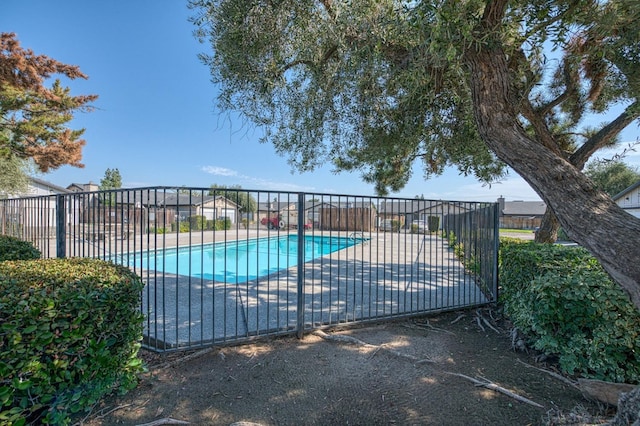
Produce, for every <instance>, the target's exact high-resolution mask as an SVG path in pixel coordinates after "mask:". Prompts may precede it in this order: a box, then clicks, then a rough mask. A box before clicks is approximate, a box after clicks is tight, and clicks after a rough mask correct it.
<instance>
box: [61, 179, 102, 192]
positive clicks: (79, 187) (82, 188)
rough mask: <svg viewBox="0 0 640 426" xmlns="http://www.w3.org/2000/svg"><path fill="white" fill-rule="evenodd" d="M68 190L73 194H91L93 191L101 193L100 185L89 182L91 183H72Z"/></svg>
mask: <svg viewBox="0 0 640 426" xmlns="http://www.w3.org/2000/svg"><path fill="white" fill-rule="evenodd" d="M67 189H68V190H69V191H71V192H91V191H100V185H98V184H96V183H93V182H91V181H90V182H89V183H72V184H71V185H69V186H67Z"/></svg>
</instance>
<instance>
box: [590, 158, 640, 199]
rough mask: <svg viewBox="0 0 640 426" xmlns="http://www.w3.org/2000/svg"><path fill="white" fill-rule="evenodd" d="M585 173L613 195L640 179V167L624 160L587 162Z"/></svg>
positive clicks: (598, 185)
mask: <svg viewBox="0 0 640 426" xmlns="http://www.w3.org/2000/svg"><path fill="white" fill-rule="evenodd" d="M585 174H586V175H587V176H589V178H590V179H591V180H592V181H593V182H594V183H595V184H596V186H597V187H598V188H599V189H601V190H602V191H604V192H606V193H607V194H609V195H610V196H612V197H613V196H614V195H616V194H618V193H620V192H622V191H623V190H625V189H627V188H628V187H630V186H631V185H633V184H634V183H636V182H638V181H640V171H638V168H637V167H631V166H628V165H627V164H625V163H624V162H622V161H593V162H591V163H589V164H587V167H586V169H585Z"/></svg>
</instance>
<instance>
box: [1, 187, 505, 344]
mask: <svg viewBox="0 0 640 426" xmlns="http://www.w3.org/2000/svg"><path fill="white" fill-rule="evenodd" d="M497 223H498V209H497V205H496V204H495V203H481V202H458V201H441V200H440V201H435V200H419V199H400V198H381V197H367V196H352V195H333V194H317V193H292V192H275V191H247V190H238V189H216V190H215V191H213V190H211V189H209V188H174V187H150V188H136V189H121V190H113V191H98V192H83V193H69V194H61V195H50V196H41V197H31V198H19V199H7V200H0V231H1V232H2V233H3V234H8V235H13V236H17V237H19V238H21V239H24V240H28V241H31V242H33V243H34V244H35V245H36V246H37V247H38V248H39V249H40V250H41V251H42V253H43V257H94V258H101V259H106V260H109V261H113V262H116V263H120V264H123V265H126V266H128V267H130V268H131V269H132V270H133V271H135V272H136V273H137V274H138V275H140V277H142V279H143V281H144V282H145V289H144V291H143V292H142V294H141V295H140V297H141V309H142V312H143V313H144V315H145V327H144V344H145V346H146V347H148V348H151V349H154V350H159V351H166V350H175V349H180V348H194V347H198V346H206V345H211V344H223V343H228V342H237V341H242V340H247V339H251V338H254V337H257V336H262V335H268V334H286V333H297V334H298V335H302V334H303V333H304V332H305V331H307V330H310V329H312V328H314V327H322V326H328V325H335V324H340V323H347V322H353V321H367V320H380V319H383V318H395V317H399V316H409V315H418V314H423V313H426V312H430V311H443V310H452V309H458V308H461V307H469V306H477V305H483V304H487V303H491V302H494V301H495V300H496V298H497V249H498V228H497Z"/></svg>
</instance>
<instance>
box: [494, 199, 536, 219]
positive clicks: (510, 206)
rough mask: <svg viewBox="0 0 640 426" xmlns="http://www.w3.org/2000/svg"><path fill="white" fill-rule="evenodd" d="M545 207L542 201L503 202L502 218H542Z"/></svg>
mask: <svg viewBox="0 0 640 426" xmlns="http://www.w3.org/2000/svg"><path fill="white" fill-rule="evenodd" d="M546 210H547V205H546V204H545V203H544V202H543V201H505V203H504V209H502V214H503V215H504V216H543V215H544V212H545V211H546Z"/></svg>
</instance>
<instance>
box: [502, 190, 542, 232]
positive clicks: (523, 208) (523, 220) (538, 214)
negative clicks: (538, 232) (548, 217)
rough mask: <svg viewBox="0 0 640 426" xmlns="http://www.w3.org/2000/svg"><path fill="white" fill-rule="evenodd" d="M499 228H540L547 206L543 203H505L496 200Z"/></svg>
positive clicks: (503, 200) (517, 201)
mask: <svg viewBox="0 0 640 426" xmlns="http://www.w3.org/2000/svg"><path fill="white" fill-rule="evenodd" d="M498 204H499V209H500V228H507V229H535V228H537V227H539V226H540V223H541V222H542V217H543V216H544V212H545V211H546V210H547V205H546V204H545V203H544V202H543V201H519V200H516V201H505V199H504V198H502V197H500V198H498Z"/></svg>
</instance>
